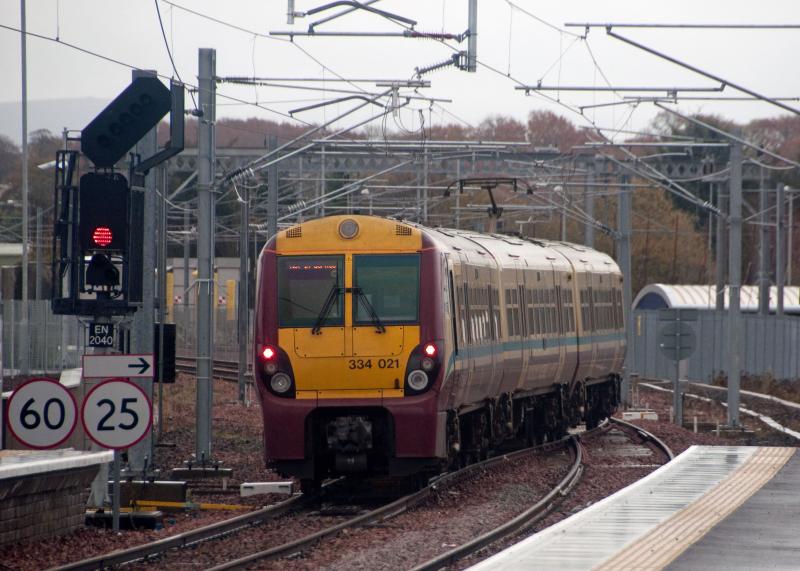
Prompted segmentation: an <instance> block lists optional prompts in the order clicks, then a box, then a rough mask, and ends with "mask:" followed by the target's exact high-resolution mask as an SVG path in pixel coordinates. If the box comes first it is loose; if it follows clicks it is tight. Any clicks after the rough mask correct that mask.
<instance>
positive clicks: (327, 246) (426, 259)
mask: <svg viewBox="0 0 800 571" xmlns="http://www.w3.org/2000/svg"><path fill="white" fill-rule="evenodd" d="M426 242H428V240H426V238H425V237H424V235H423V233H422V232H420V230H419V229H417V228H414V227H412V226H410V225H406V224H403V223H401V222H395V221H391V220H386V219H382V218H377V217H366V216H334V217H329V218H324V219H320V220H314V221H310V222H306V223H304V224H302V225H300V226H296V227H294V228H291V229H289V230H287V231H282V232H279V233H278V235H277V236H275V237H274V238H273V239H272V240H271V241H270V242H269V243H268V244H267V245H266V246H265V248H264V250H263V251H262V253H261V256H260V258H259V271H258V283H257V286H256V287H257V289H256V291H257V301H256V303H257V307H256V319H255V351H256V354H255V363H256V366H255V376H256V379H257V385H258V388H259V393H260V398H261V405H262V410H263V416H264V443H265V452H266V457H267V461H268V463H270V464H271V465H272V466H273V467H274V468H275V469H276V470H278V471H279V472H281V473H283V474H288V475H292V476H295V477H297V478H299V479H300V480H301V482H303V483H304V484H309V483H311V484H313V483H316V482H319V481H320V480H321V479H322V478H324V477H327V476H328V475H334V474H346V473H391V474H407V473H413V472H418V471H420V470H424V469H425V468H429V467H435V466H437V465H438V464H439V463H440V458H441V457H442V456H444V454H443V450H437V447H438V448H443V447H444V442H443V441H442V439H441V438H440V439H439V441H438V442H437V432H439V431H437V428H438V427H437V424H438V422H437V418H438V416H439V414H437V408H438V407H437V400H436V395H435V391H432V390H431V389H432V388H433V387H434V386H435V385H436V384H437V383H439V382H440V381H441V375H442V372H443V367H442V363H441V360H440V357H441V348H442V343H443V335H442V331H441V327H442V326H441V317H440V316H441V303H442V299H441V298H442V293H441V292H442V288H441V287H440V285H439V284H437V281H438V280H439V278H438V276H439V275H440V271H438V264H439V263H440V262H439V261H438V260H439V257H438V255H437V253H436V252H435V251H434V248H432V245H431V244H430V243H426ZM421 283H424V284H425V287H424V288H421V287H420V284H421ZM437 307H438V310H437ZM421 316H422V318H421ZM425 316H429V318H428V319H426V318H425Z"/></svg>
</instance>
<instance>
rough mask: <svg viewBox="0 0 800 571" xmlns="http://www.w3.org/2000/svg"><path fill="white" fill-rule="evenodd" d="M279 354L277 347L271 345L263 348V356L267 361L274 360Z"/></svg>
mask: <svg viewBox="0 0 800 571" xmlns="http://www.w3.org/2000/svg"><path fill="white" fill-rule="evenodd" d="M277 355H278V352H277V351H276V350H275V347H270V346H269V345H267V346H265V347H264V348H263V349H262V350H261V358H262V359H264V360H265V361H272V360H273V359H275V357H276V356H277Z"/></svg>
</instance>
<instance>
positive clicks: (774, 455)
mask: <svg viewBox="0 0 800 571" xmlns="http://www.w3.org/2000/svg"><path fill="white" fill-rule="evenodd" d="M795 450H796V449H795V448H766V447H747V446H736V447H732V446H692V447H691V448H689V449H688V450H687V451H686V452H684V453H683V454H681V455H680V456H678V457H677V458H676V459H675V460H673V461H672V462H670V463H669V464H667V465H665V466H662V467H661V468H659V469H658V470H656V471H655V472H653V473H652V474H649V475H648V476H647V477H645V478H643V479H641V480H639V481H638V482H635V483H634V484H632V485H630V486H628V487H627V488H625V489H623V490H620V491H618V492H617V493H615V494H613V495H612V496H609V497H608V498H605V499H604V500H602V501H600V502H597V503H596V504H594V505H592V506H590V507H588V508H586V509H585V510H582V511H581V512H579V513H577V514H575V515H573V516H571V517H569V518H567V519H565V520H563V521H561V522H559V523H557V524H556V525H554V526H551V527H549V528H547V529H545V530H543V531H541V532H539V533H537V534H535V535H532V536H530V537H528V538H527V539H524V540H522V541H521V542H519V543H517V544H516V545H513V546H512V547H510V548H508V549H506V550H504V551H502V552H500V553H498V554H496V555H494V556H493V557H490V558H489V559H486V560H485V561H482V562H481V563H478V564H477V565H475V566H473V567H471V568H470V569H474V570H478V571H488V570H495V569H503V570H508V571H517V570H523V569H526V570H527V569H537V570H538V569H554V570H555V569H558V570H588V569H592V570H604V571H610V570H619V569H637V570H651V569H652V570H655V569H670V570H673V569H676V570H688V569H725V570H734V569H800V494H798V493H797V492H796V490H798V489H800V488H799V487H798V485H800V455H797V454H795Z"/></svg>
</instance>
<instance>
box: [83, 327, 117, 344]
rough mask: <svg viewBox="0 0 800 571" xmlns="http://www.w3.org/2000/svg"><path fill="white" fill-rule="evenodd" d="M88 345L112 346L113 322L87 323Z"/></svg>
mask: <svg viewBox="0 0 800 571" xmlns="http://www.w3.org/2000/svg"><path fill="white" fill-rule="evenodd" d="M88 345H89V347H113V346H114V324H113V323H90V324H89V343H88Z"/></svg>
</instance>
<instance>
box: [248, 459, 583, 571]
mask: <svg viewBox="0 0 800 571" xmlns="http://www.w3.org/2000/svg"><path fill="white" fill-rule="evenodd" d="M572 462H573V459H572V457H571V455H570V454H569V453H568V452H566V451H564V452H558V453H555V454H542V455H538V454H537V455H528V456H525V457H524V458H517V459H514V460H510V461H508V462H507V463H504V464H503V465H501V466H494V467H492V468H490V469H487V470H486V471H484V472H482V473H481V474H479V475H477V476H476V477H474V478H471V479H470V480H469V481H465V482H461V483H459V484H457V485H455V486H453V487H451V488H447V489H446V490H443V491H441V492H440V493H439V494H438V495H437V496H436V497H435V498H433V499H432V500H431V501H429V502H426V503H425V504H424V505H422V506H420V507H419V508H417V509H414V510H412V511H411V512H408V513H405V514H402V515H400V516H398V517H395V518H392V519H390V520H388V521H386V522H383V523H381V524H378V525H373V526H368V527H364V528H358V529H350V530H347V532H346V533H341V534H339V535H338V536H337V537H336V538H334V539H332V540H329V541H326V542H325V543H324V548H320V549H314V550H311V551H309V552H307V553H304V554H303V555H302V556H298V557H297V558H296V559H294V560H287V559H283V560H276V561H270V562H261V563H259V564H258V565H257V567H254V568H258V569H280V570H306V569H308V570H311V569H329V570H351V569H364V570H382V569H391V570H396V569H408V568H410V567H413V566H414V565H416V564H419V563H422V562H423V561H425V560H427V559H430V558H431V557H434V556H435V555H438V554H439V553H442V552H443V551H446V550H448V549H450V548H452V547H455V546H456V545H460V544H462V543H465V542H466V541H468V540H470V539H472V538H474V537H475V536H477V535H480V534H481V533H483V532H485V531H487V530H489V529H492V528H494V527H496V526H498V525H500V524H502V523H504V522H505V521H507V520H508V519H510V518H511V517H514V516H515V515H517V514H518V513H520V512H521V511H523V510H524V509H526V508H527V507H529V506H530V505H533V504H534V503H536V501H537V500H538V499H539V498H540V497H542V496H543V495H545V494H546V493H547V492H548V491H550V489H552V488H553V486H555V484H557V483H558V482H559V481H560V480H561V479H562V478H563V477H564V476H565V475H566V473H567V471H568V470H569V467H570V466H571V465H572Z"/></svg>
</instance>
